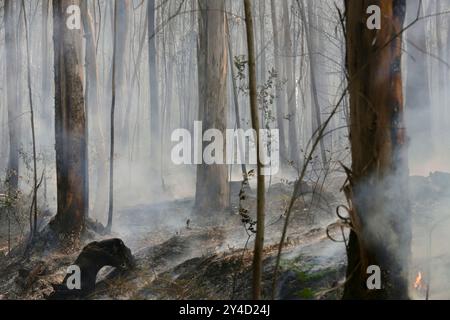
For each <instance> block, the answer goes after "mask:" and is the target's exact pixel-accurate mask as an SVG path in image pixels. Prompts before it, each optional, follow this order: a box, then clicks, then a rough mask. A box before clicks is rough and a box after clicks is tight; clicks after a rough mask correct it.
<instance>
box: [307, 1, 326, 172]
mask: <svg viewBox="0 0 450 320" xmlns="http://www.w3.org/2000/svg"><path fill="white" fill-rule="evenodd" d="M313 6H314V3H313V2H310V3H308V18H309V19H308V22H307V23H306V21H307V20H306V13H305V6H304V5H303V4H302V8H301V10H300V14H301V15H302V20H303V21H305V33H306V43H307V46H308V56H309V62H310V66H309V70H310V80H311V86H310V88H311V99H312V101H313V105H312V106H311V108H312V109H311V124H312V126H311V129H312V132H311V134H312V135H315V134H316V133H317V131H318V130H319V128H320V127H321V126H322V113H321V103H320V99H319V93H318V84H319V81H318V77H320V76H323V75H320V74H319V73H320V71H319V72H317V71H318V70H319V62H318V59H317V55H318V54H319V52H318V51H319V48H318V45H317V41H316V39H317V36H316V33H317V32H318V31H317V30H314V31H313V30H311V26H316V28H317V24H316V23H315V21H317V19H316V18H314V16H315V15H314V12H313V8H314V7H313ZM319 146H320V156H321V159H322V165H323V168H326V167H327V156H326V153H325V143H324V138H323V137H322V139H321V140H320V143H319Z"/></svg>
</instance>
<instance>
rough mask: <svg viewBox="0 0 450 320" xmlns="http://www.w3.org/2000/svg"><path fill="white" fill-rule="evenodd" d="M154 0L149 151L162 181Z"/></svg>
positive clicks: (150, 17)
mask: <svg viewBox="0 0 450 320" xmlns="http://www.w3.org/2000/svg"><path fill="white" fill-rule="evenodd" d="M155 2H156V0H148V3H147V12H148V64H149V76H150V78H149V81H150V130H151V132H150V152H151V163H152V166H153V167H154V168H157V169H156V170H157V172H159V173H158V177H157V180H158V181H161V182H162V180H161V179H162V178H161V172H160V168H161V155H160V152H159V151H160V148H159V146H160V142H161V116H160V106H159V84H158V69H157V65H156V56H157V52H156V7H155Z"/></svg>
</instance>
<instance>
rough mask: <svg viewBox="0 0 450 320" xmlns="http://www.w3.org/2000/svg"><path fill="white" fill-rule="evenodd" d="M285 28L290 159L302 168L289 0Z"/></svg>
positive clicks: (284, 12)
mask: <svg viewBox="0 0 450 320" xmlns="http://www.w3.org/2000/svg"><path fill="white" fill-rule="evenodd" d="M283 28H284V52H285V54H286V56H287V57H286V58H285V73H286V79H287V83H286V85H287V98H288V110H289V160H290V161H293V162H294V163H295V164H296V167H297V168H300V146H299V141H298V134H297V130H298V118H297V117H298V116H297V106H296V94H295V77H294V65H293V61H292V60H293V56H294V50H293V46H292V39H291V30H290V26H289V7H288V1H287V0H285V1H283Z"/></svg>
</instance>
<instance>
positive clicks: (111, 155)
mask: <svg viewBox="0 0 450 320" xmlns="http://www.w3.org/2000/svg"><path fill="white" fill-rule="evenodd" d="M118 14H119V12H118V0H114V19H113V24H114V27H113V59H112V78H111V80H112V84H111V123H110V129H111V131H110V152H109V209H108V224H107V225H106V229H107V230H108V231H109V232H111V229H112V223H113V212H114V148H115V145H114V138H115V132H114V120H115V117H114V116H115V111H116V63H117V59H116V54H117V49H118V47H117V40H118V39H117V32H116V31H117V24H118V19H117V18H118Z"/></svg>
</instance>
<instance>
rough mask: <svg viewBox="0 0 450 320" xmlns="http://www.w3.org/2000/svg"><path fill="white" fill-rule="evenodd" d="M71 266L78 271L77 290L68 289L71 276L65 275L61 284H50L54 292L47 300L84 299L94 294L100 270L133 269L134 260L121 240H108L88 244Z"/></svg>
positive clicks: (122, 270)
mask: <svg viewBox="0 0 450 320" xmlns="http://www.w3.org/2000/svg"><path fill="white" fill-rule="evenodd" d="M73 266H76V267H78V268H79V270H80V286H79V288H74V289H70V288H69V287H68V282H69V280H70V279H71V277H72V274H67V275H66V277H65V278H64V280H63V282H62V283H61V284H52V286H53V289H54V291H53V292H52V293H51V294H50V295H49V296H48V297H46V298H47V299H48V300H68V299H84V298H86V297H87V296H88V295H90V294H91V293H93V292H94V290H95V285H96V278H97V274H98V272H99V271H100V269H102V268H103V267H105V266H111V267H114V268H116V269H118V270H119V271H121V272H124V271H127V270H130V269H132V268H133V267H134V258H133V255H132V254H131V250H130V249H129V248H128V247H127V246H125V244H124V243H123V241H122V240H120V239H109V240H103V241H99V242H97V241H95V242H92V243H90V244H88V245H87V246H86V247H84V248H83V250H82V251H81V253H80V255H79V256H78V258H77V259H76V260H75V262H74V263H73V265H72V267H73Z"/></svg>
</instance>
